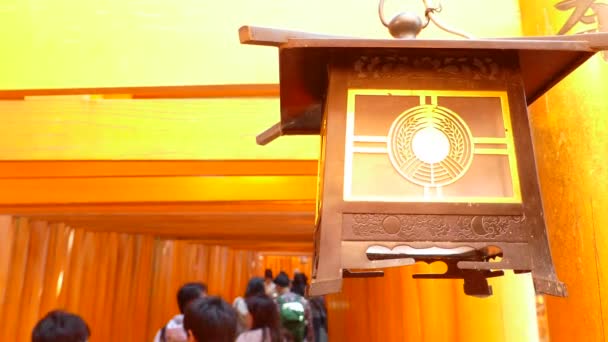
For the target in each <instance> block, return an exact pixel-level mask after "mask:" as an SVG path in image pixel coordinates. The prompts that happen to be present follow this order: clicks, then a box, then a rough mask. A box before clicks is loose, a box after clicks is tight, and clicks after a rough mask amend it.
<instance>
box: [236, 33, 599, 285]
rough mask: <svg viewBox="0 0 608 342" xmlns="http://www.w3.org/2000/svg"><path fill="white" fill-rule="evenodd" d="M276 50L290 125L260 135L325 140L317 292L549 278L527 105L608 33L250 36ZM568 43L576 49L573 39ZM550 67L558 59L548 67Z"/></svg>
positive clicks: (262, 139) (285, 120)
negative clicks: (384, 282)
mask: <svg viewBox="0 0 608 342" xmlns="http://www.w3.org/2000/svg"><path fill="white" fill-rule="evenodd" d="M240 36H241V41H242V42H244V43H250V44H260V45H273V46H277V47H279V52H280V53H279V56H280V78H281V85H280V86H281V122H280V123H279V124H277V125H275V126H273V127H272V128H271V129H269V130H268V131H266V132H264V133H263V134H261V135H260V136H258V143H261V144H265V143H267V142H269V141H270V140H272V139H274V138H276V137H278V136H280V135H283V134H320V136H321V141H322V143H321V153H320V156H321V157H320V162H319V189H318V198H317V217H316V229H315V236H314V240H315V247H314V261H313V274H312V278H313V279H312V284H311V286H310V289H309V293H310V294H311V295H322V294H327V293H333V292H339V291H340V289H341V286H342V278H343V277H352V276H377V275H381V274H382V271H381V269H382V268H385V267H392V266H404V265H409V264H413V263H415V262H416V261H425V262H434V261H438V260H439V261H443V262H445V263H446V264H447V266H448V267H447V271H446V272H445V273H443V274H419V275H415V276H414V277H415V278H460V279H464V291H465V293H467V294H470V295H478V296H485V295H489V294H491V288H490V287H489V286H488V282H487V278H490V277H495V276H499V275H502V274H503V272H502V270H505V269H510V270H514V271H515V272H532V275H533V279H534V285H535V288H536V290H537V291H538V292H541V293H547V294H551V295H557V296H565V295H566V288H565V285H564V284H562V283H561V282H559V280H558V279H557V276H556V274H555V271H554V267H553V264H552V260H551V253H550V249H549V243H548V240H547V234H546V229H545V223H544V220H543V207H542V202H541V197H540V189H539V183H538V179H537V173H536V166H535V161H534V148H533V146H532V141H531V132H530V126H529V122H528V113H527V105H528V104H529V103H531V102H533V101H534V100H536V99H537V98H538V97H540V96H541V95H542V94H543V93H544V92H545V91H546V90H547V89H549V88H550V87H551V86H553V85H554V84H555V83H557V82H558V81H559V80H560V79H561V78H563V77H565V76H566V75H567V74H568V73H569V72H570V71H572V70H573V69H575V68H576V67H577V66H578V65H580V64H581V63H582V62H583V61H585V60H586V59H587V58H589V57H590V56H592V55H593V54H594V53H595V52H596V51H599V50H602V49H604V48H605V47H606V46H607V45H608V35H606V34H590V35H586V37H571V38H562V37H543V38H530V39H513V40H465V41H423V40H403V41H394V40H362V39H346V38H339V39H336V37H324V36H318V35H309V34H306V33H299V32H292V31H282V30H274V29H262V28H252V27H243V28H241V31H240ZM568 39H569V40H568ZM547 61H551V63H548V62H547Z"/></svg>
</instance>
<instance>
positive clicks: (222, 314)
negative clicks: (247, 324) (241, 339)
mask: <svg viewBox="0 0 608 342" xmlns="http://www.w3.org/2000/svg"><path fill="white" fill-rule="evenodd" d="M236 321H237V318H236V312H235V311H234V309H233V308H232V307H231V306H230V305H229V304H228V303H226V302H225V301H224V300H223V299H222V298H220V297H216V296H209V297H204V298H199V299H195V300H194V301H192V302H191V303H190V304H189V305H188V307H187V308H186V312H185V313H184V329H185V330H186V331H187V332H188V336H189V338H190V341H195V342H205V341H210V342H224V341H225V342H234V340H235V338H236V328H237V326H236Z"/></svg>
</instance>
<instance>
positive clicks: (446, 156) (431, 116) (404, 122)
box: [388, 105, 473, 187]
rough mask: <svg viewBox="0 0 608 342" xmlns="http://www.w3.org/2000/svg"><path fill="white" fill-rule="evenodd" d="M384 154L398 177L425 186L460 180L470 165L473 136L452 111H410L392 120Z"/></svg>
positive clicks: (436, 108)
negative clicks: (387, 156)
mask: <svg viewBox="0 0 608 342" xmlns="http://www.w3.org/2000/svg"><path fill="white" fill-rule="evenodd" d="M388 155H389V158H390V160H391V164H392V165H393V167H394V168H395V170H397V172H399V174H400V175H401V176H403V177H404V178H406V179H407V180H409V181H411V182H413V183H415V184H418V185H422V186H425V187H439V186H444V185H448V184H450V183H453V182H455V181H457V180H458V179H460V178H461V177H462V176H464V174H465V173H466V172H467V170H468V169H469V167H470V166H471V163H472V162H473V136H472V135H471V131H470V129H469V127H468V126H467V124H466V123H465V122H464V120H462V118H460V116H458V114H456V113H454V112H453V111H451V110H449V109H447V108H445V107H441V106H437V105H420V106H417V107H414V108H411V109H409V110H407V111H405V112H403V113H402V114H401V115H399V116H398V117H397V119H395V121H394V122H393V124H392V125H391V128H390V130H389V134H388Z"/></svg>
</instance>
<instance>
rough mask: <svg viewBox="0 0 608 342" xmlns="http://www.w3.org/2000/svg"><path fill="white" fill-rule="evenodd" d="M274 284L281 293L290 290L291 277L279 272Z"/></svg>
mask: <svg viewBox="0 0 608 342" xmlns="http://www.w3.org/2000/svg"><path fill="white" fill-rule="evenodd" d="M274 284H275V285H276V286H277V288H278V290H279V291H282V290H285V289H286V288H289V276H288V275H287V273H285V272H283V271H281V272H279V274H278V275H277V277H276V278H274Z"/></svg>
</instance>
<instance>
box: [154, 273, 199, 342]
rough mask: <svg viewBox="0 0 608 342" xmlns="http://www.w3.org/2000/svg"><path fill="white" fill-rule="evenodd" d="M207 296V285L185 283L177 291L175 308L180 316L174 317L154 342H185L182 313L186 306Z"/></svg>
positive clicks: (185, 335)
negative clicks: (176, 307) (177, 308)
mask: <svg viewBox="0 0 608 342" xmlns="http://www.w3.org/2000/svg"><path fill="white" fill-rule="evenodd" d="M206 295H207V285H205V284H203V283H187V284H184V285H183V286H182V287H181V288H180V289H179V291H177V306H178V307H179V311H180V314H179V315H175V316H174V317H173V318H172V319H171V320H170V321H169V322H168V323H167V324H166V325H165V326H164V327H162V328H161V329H160V330H159V331H158V333H156V336H155V337H154V342H186V341H188V335H187V334H186V331H185V330H184V312H185V311H186V307H187V306H188V304H190V303H191V302H193V301H194V300H196V299H199V298H201V297H204V296H206Z"/></svg>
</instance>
